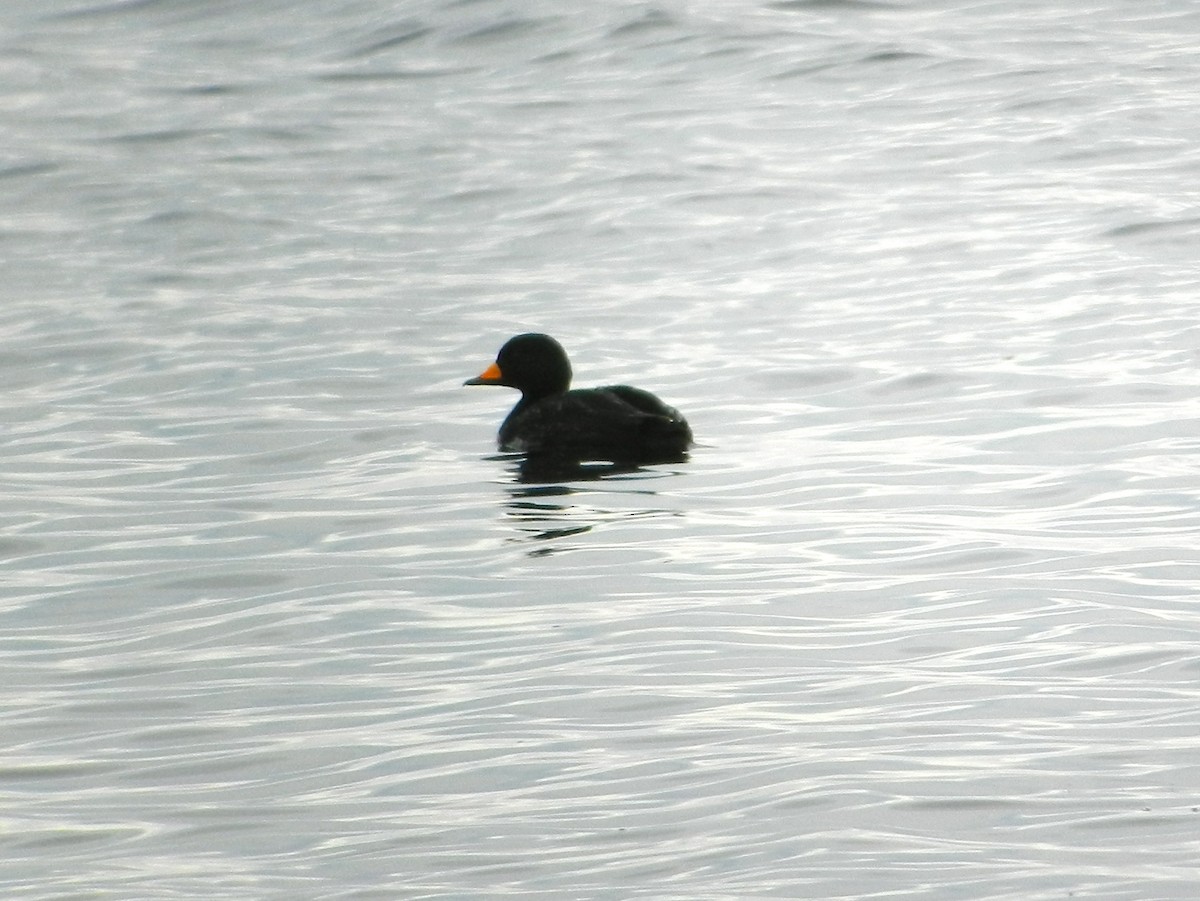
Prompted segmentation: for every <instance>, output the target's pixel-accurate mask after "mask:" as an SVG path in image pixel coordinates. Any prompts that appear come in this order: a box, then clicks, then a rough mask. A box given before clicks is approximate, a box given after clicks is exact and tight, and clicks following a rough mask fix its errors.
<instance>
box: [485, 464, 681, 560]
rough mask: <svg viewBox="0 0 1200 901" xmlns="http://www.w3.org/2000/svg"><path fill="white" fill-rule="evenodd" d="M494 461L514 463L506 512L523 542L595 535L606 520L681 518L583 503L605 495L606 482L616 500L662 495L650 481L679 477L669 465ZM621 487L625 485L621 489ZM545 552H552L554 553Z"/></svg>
mask: <svg viewBox="0 0 1200 901" xmlns="http://www.w3.org/2000/svg"><path fill="white" fill-rule="evenodd" d="M491 459H496V460H503V461H506V462H508V464H509V466H508V471H509V473H510V475H511V477H512V481H511V482H510V483H509V484H508V485H507V486H506V487H507V492H508V501H507V503H506V504H505V511H506V513H507V514H508V516H509V517H510V520H511V522H512V524H513V525H514V527H515V528H516V529H517V530H518V531H519V532H520V533H521V538H522V539H526V540H534V541H552V540H554V539H556V538H566V537H570V536H572V535H581V534H584V533H586V532H590V531H592V529H594V528H595V527H596V526H598V525H601V524H602V523H605V522H614V521H620V520H628V519H634V518H642V517H647V516H676V515H678V514H677V513H676V512H675V511H672V510H665V509H662V508H661V507H657V506H654V507H650V506H646V505H644V504H635V505H633V506H629V505H627V504H626V505H622V507H621V508H620V509H602V508H599V507H596V506H593V505H590V504H581V503H579V501H580V500H581V498H582V497H583V496H585V495H586V496H589V497H596V496H597V495H599V494H600V493H602V492H604V491H605V489H604V488H603V487H601V485H602V484H603V483H612V484H613V487H612V489H611V492H610V493H611V494H612V495H613V496H614V500H616V496H618V495H619V497H620V499H621V500H624V501H628V500H629V499H630V498H631V497H638V498H642V499H650V498H654V497H656V496H657V492H655V491H654V490H652V489H651V488H649V487H647V486H646V483H647V482H650V481H653V480H656V479H659V478H665V477H667V476H671V475H674V474H676V471H675V470H673V469H669V468H663V464H666V463H667V462H668V461H658V462H657V463H655V464H648V463H632V462H615V461H592V460H589V461H581V460H569V459H563V458H554V459H550V458H545V457H526V456H523V455H501V456H498V457H493V458H491ZM684 460H686V455H683V456H682V457H680V458H678V459H675V460H672V461H669V462H674V463H682V462H684ZM615 483H620V488H619V489H618V487H617V485H616V484H615ZM540 553H549V550H548V549H547V550H543V551H541V552H540Z"/></svg>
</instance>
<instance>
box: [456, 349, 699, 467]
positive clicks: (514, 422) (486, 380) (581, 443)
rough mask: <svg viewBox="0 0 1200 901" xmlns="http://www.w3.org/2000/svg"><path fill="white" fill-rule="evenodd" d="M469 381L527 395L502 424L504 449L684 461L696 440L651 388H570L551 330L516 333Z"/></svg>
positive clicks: (567, 364)
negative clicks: (484, 367)
mask: <svg viewBox="0 0 1200 901" xmlns="http://www.w3.org/2000/svg"><path fill="white" fill-rule="evenodd" d="M463 384H465V385H504V386H506V387H508V388H516V389H517V390H518V391H520V392H521V399H520V400H519V401H517V405H516V406H515V407H513V408H512V412H510V413H509V414H508V417H507V418H506V419H505V420H504V422H503V424H501V426H500V435H499V446H500V449H501V450H511V451H522V452H524V453H526V454H529V455H534V454H543V455H551V454H553V455H561V456H568V457H573V458H576V459H595V460H614V461H629V462H646V463H650V462H670V461H675V460H680V459H682V458H683V457H684V456H685V455H686V453H687V449H688V448H689V447H690V446H691V444H692V430H691V428H690V427H689V426H688V424H687V420H685V419H684V418H683V416H681V415H680V413H679V411H678V410H676V409H675V408H674V407H669V406H667V405H666V404H664V403H663V402H662V401H661V400H659V399H658V398H657V397H655V396H654V395H653V394H651V393H650V392H649V391H643V390H642V389H641V388H631V387H629V386H628V385H609V386H607V387H604V388H577V389H575V390H574V391H571V390H568V389H569V388H570V386H571V363H570V361H569V360H568V359H567V352H566V351H565V350H563V348H562V345H561V344H559V343H558V342H557V341H555V340H554V339H553V338H551V337H550V336H549V335H543V334H539V333H535V332H531V333H528V334H524V335H517V336H516V337H515V338H510V339H509V340H508V341H507V342H505V344H504V346H503V347H501V348H500V353H499V354H497V356H496V362H495V363H493V364H492V365H491V366H489V367H488V368H487V369H486V370H484V372H482V373H481V374H480V375H478V376H476V377H475V378H473V379H468V380H467V381H466V382H464V383H463Z"/></svg>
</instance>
